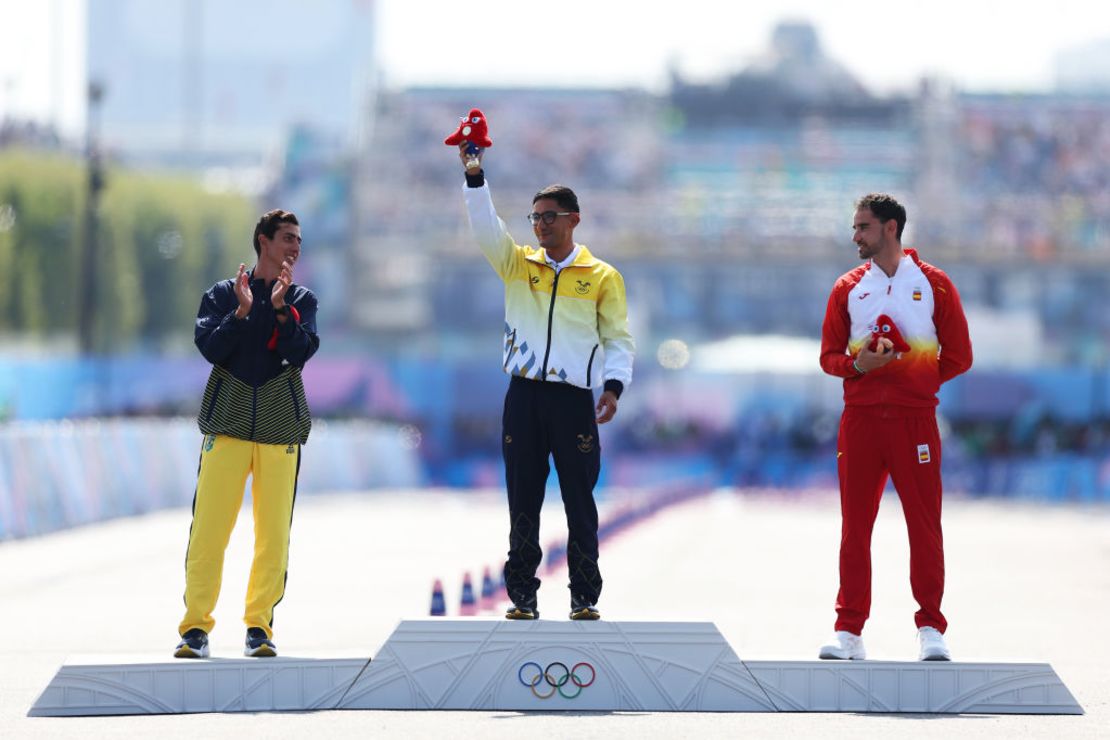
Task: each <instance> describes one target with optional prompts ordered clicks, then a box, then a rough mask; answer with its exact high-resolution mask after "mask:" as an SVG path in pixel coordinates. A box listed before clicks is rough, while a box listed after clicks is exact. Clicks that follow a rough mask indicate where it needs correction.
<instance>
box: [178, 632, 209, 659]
mask: <svg viewBox="0 0 1110 740" xmlns="http://www.w3.org/2000/svg"><path fill="white" fill-rule="evenodd" d="M173 657H175V658H207V657H208V633H207V632H205V631H204V630H202V629H201V628H200V627H193V628H192V629H191V630H189V631H188V632H186V633H185V634H183V635H182V636H181V642H179V643H177V649H176V650H174V651H173Z"/></svg>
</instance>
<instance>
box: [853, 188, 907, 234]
mask: <svg viewBox="0 0 1110 740" xmlns="http://www.w3.org/2000/svg"><path fill="white" fill-rule="evenodd" d="M860 208H867V209H870V211H871V213H873V214H875V217H876V218H878V219H879V220H880V221H882V222H883V223H886V222H887V221H889V220H890V219H892V218H893V219H894V220H895V221H897V222H898V241H902V229H904V228H906V207H905V206H903V205H902V204H901V203H899V202H898V201H897V200H895V199H894V196H893V195H887V194H886V193H869V194H867V195H865V196H863V197H862V198H860V199H859V201H858V202H856V210H859V209H860Z"/></svg>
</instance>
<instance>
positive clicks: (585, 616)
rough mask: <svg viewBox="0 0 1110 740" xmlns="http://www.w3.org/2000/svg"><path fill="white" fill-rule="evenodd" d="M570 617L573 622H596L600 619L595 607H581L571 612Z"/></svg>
mask: <svg viewBox="0 0 1110 740" xmlns="http://www.w3.org/2000/svg"><path fill="white" fill-rule="evenodd" d="M570 618H571V619H572V620H574V621H575V622H596V621H597V620H599V619H601V614H600V613H599V612H598V611H597V610H596V609H593V610H591V609H581V610H579V611H576V612H571V613H570Z"/></svg>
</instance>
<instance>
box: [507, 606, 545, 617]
mask: <svg viewBox="0 0 1110 740" xmlns="http://www.w3.org/2000/svg"><path fill="white" fill-rule="evenodd" d="M539 618H540V613H539V612H538V611H536V608H535V607H532V606H519V605H517V604H513V605H512V606H510V607H509V608H508V610H506V611H505V619H539Z"/></svg>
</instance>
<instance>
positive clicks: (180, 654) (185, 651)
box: [173, 645, 208, 658]
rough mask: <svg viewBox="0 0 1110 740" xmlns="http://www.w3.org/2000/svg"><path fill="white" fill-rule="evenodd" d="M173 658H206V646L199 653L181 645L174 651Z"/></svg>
mask: <svg viewBox="0 0 1110 740" xmlns="http://www.w3.org/2000/svg"><path fill="white" fill-rule="evenodd" d="M173 657H175V658H207V657H208V646H207V645H205V646H204V647H202V648H201V649H200V650H199V651H197V650H193V649H192V648H191V647H189V646H188V645H182V646H181V647H179V648H178V649H177V650H175V651H174V652H173Z"/></svg>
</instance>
